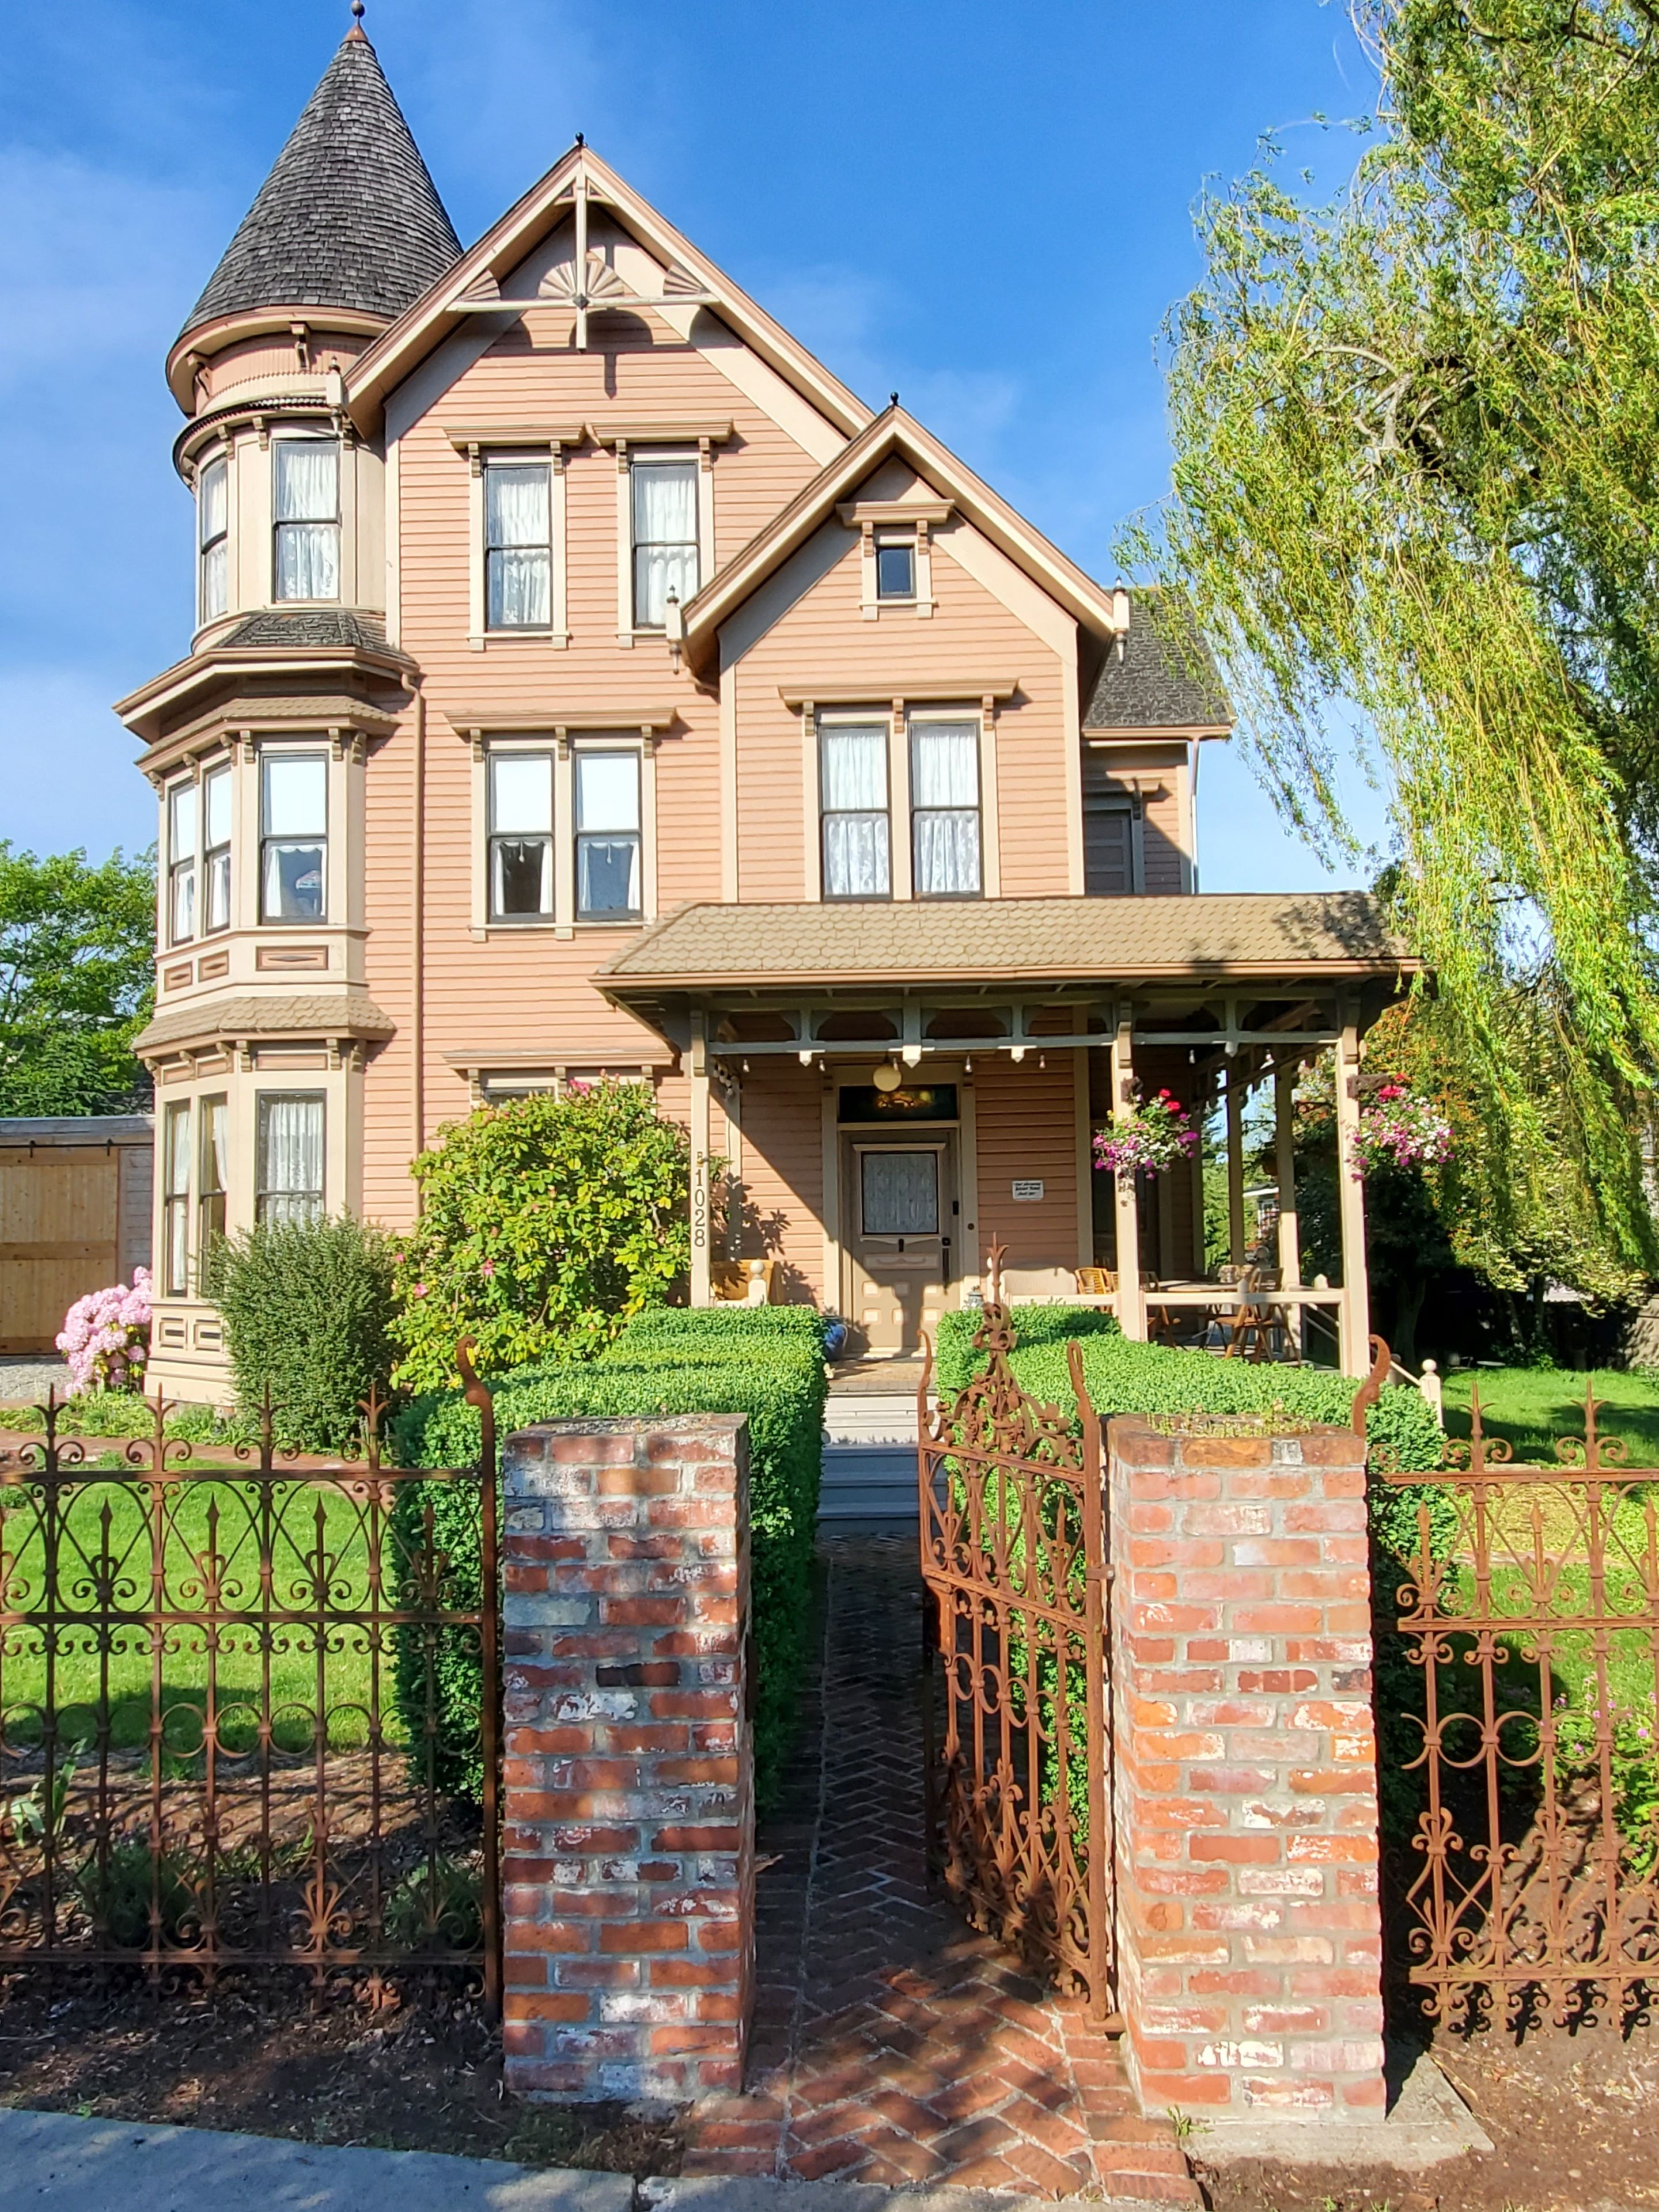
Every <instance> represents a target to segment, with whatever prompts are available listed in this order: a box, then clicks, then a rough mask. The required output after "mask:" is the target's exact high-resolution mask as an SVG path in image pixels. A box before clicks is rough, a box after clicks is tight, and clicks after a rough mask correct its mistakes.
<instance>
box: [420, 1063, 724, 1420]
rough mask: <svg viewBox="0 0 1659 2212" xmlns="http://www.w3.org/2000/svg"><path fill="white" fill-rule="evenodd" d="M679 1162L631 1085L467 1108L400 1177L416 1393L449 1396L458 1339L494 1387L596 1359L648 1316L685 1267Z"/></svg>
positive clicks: (685, 1154) (684, 1165)
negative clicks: (625, 1327)
mask: <svg viewBox="0 0 1659 2212" xmlns="http://www.w3.org/2000/svg"><path fill="white" fill-rule="evenodd" d="M690 1164H691V1154H690V1148H689V1146H688V1143H687V1140H686V1133H685V1132H684V1131H683V1130H682V1129H680V1128H678V1127H675V1125H674V1123H672V1122H669V1121H662V1120H660V1119H659V1118H658V1115H657V1113H656V1105H655V1103H654V1101H653V1099H652V1097H651V1094H650V1091H649V1090H648V1089H647V1088H646V1086H645V1085H643V1084H640V1083H619V1082H604V1083H595V1084H590V1085H571V1086H570V1089H569V1090H568V1091H566V1092H565V1094H564V1096H563V1097H558V1098H553V1097H530V1098H516V1099H513V1100H511V1101H510V1102H509V1103H507V1104H505V1105H501V1106H480V1107H479V1109H478V1111H477V1112H476V1113H475V1114H473V1115H472V1116H471V1118H470V1119H469V1120H467V1121H456V1122H452V1123H451V1124H450V1125H449V1126H448V1127H447V1128H445V1129H444V1130H443V1131H442V1133H441V1134H440V1136H439V1139H438V1142H437V1143H436V1146H433V1148H432V1150H431V1151H430V1152H423V1153H422V1154H421V1156H420V1157H419V1158H418V1159H417V1160H416V1162H415V1164H414V1167H413V1170H412V1172H413V1174H414V1176H415V1177H416V1179H417V1181H418V1182H419V1184H420V1187H421V1218H420V1220H419V1222H418V1225H417V1226H416V1227H415V1228H413V1229H412V1230H411V1231H409V1232H408V1234H407V1235H406V1237H404V1238H403V1239H402V1240H401V1242H400V1248H399V1250H398V1254H397V1287H398V1296H399V1301H400V1312H399V1315H398V1318H397V1321H396V1323H395V1325H394V1326H395V1334H396V1335H397V1338H398V1340H399V1342H400V1345H401V1346H402V1351H403V1358H402V1361H401V1364H400V1367H399V1369H398V1380H399V1381H400V1383H405V1384H406V1385H407V1387H408V1388H410V1389H414V1390H439V1389H452V1388H454V1351H455V1344H456V1340H457V1339H459V1338H460V1337H463V1336H470V1337H472V1338H473V1340H474V1341H475V1342H476V1344H477V1346H478V1353H477V1358H478V1361H479V1365H480V1366H482V1367H487V1368H490V1369H491V1370H495V1371H496V1372H497V1373H503V1372H505V1371H506V1370H509V1369H511V1368H515V1367H522V1366H524V1365H526V1364H533V1363H534V1362H537V1361H540V1360H545V1359H548V1358H572V1357H576V1356H579V1355H581V1354H582V1353H584V1352H592V1351H595V1350H596V1349H598V1348H599V1346H601V1345H603V1344H605V1343H607V1342H608V1341H609V1340H610V1339H611V1338H612V1337H613V1336H614V1335H615V1334H616V1332H617V1330H618V1328H619V1326H620V1323H621V1321H622V1320H623V1318H624V1317H625V1316H628V1315H631V1314H636V1313H638V1312H640V1311H641V1310H643V1308H645V1307H647V1306H655V1305H661V1304H663V1303H664V1302H665V1301H666V1300H667V1298H668V1294H669V1292H670V1291H672V1290H673V1289H674V1285H676V1284H677V1283H678V1282H679V1281H680V1279H682V1278H683V1277H684V1276H685V1274H686V1271H687V1269H688V1268H689V1267H690V1264H691V1231H690V1225H689V1216H688V1211H687V1193H688V1190H689V1187H690V1180H689V1179H690V1171H691V1168H690Z"/></svg>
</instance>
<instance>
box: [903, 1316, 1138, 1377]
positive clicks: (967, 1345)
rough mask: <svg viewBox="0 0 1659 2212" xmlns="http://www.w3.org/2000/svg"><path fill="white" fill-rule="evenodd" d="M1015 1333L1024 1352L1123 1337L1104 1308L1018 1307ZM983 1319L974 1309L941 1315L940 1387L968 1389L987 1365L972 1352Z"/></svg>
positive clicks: (936, 1353)
mask: <svg viewBox="0 0 1659 2212" xmlns="http://www.w3.org/2000/svg"><path fill="white" fill-rule="evenodd" d="M1010 1310H1011V1312H1012V1314H1013V1317H1014V1332H1015V1335H1016V1339H1017V1340H1018V1348H1019V1350H1020V1351H1022V1352H1031V1351H1034V1350H1035V1348H1036V1346H1038V1345H1040V1344H1058V1345H1067V1344H1070V1342H1071V1341H1072V1340H1073V1338H1074V1337H1075V1338H1083V1337H1091V1336H1114V1337H1121V1336H1122V1334H1123V1331H1122V1330H1121V1329H1120V1328H1119V1326H1118V1317H1117V1316H1116V1315H1115V1314H1110V1313H1107V1310H1106V1309H1105V1308H1104V1307H1103V1306H1064V1305H1047V1306H1015V1307H1013V1308H1011V1309H1010ZM980 1320H981V1316H980V1315H979V1313H978V1312H976V1311H974V1310H972V1309H967V1310H964V1311H962V1312H961V1313H946V1314H941V1315H940V1316H939V1340H938V1343H937V1345H936V1346H935V1349H934V1359H935V1363H936V1370H937V1377H938V1387H939V1389H941V1390H942V1391H944V1392H946V1393H947V1394H952V1395H954V1394H955V1392H956V1391H958V1390H961V1389H965V1388H966V1386H967V1383H969V1382H970V1381H971V1380H972V1379H973V1376H975V1375H977V1374H978V1373H979V1370H980V1368H981V1367H983V1366H984V1364H985V1354H984V1353H983V1352H976V1351H975V1350H974V1349H973V1339H974V1336H975V1335H976V1334H977V1333H978V1330H979V1322H980Z"/></svg>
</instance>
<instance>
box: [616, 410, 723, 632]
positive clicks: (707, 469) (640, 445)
mask: <svg viewBox="0 0 1659 2212" xmlns="http://www.w3.org/2000/svg"><path fill="white" fill-rule="evenodd" d="M636 460H646V461H695V462H696V464H697V587H698V591H701V590H702V588H703V586H704V584H706V583H707V582H708V580H709V579H710V577H711V576H712V575H713V574H714V444H713V441H712V439H711V438H706V437H704V438H699V439H698V441H697V443H696V444H695V445H694V446H688V445H685V444H680V445H669V444H662V445H656V444H652V443H650V441H646V440H643V439H641V440H635V441H630V440H628V439H627V438H625V437H622V436H619V437H618V438H617V440H616V641H617V643H618V644H619V645H620V646H631V645H632V644H633V643H634V641H636V639H638V640H641V641H645V640H649V639H651V638H662V637H666V635H667V632H666V631H665V630H661V629H641V628H639V627H638V626H637V624H636V623H635V622H634V483H633V465H634V463H635V461H636Z"/></svg>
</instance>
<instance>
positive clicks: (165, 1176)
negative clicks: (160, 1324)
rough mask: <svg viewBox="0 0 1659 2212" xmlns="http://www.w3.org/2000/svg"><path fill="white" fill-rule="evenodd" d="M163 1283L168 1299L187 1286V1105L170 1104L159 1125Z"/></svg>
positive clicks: (188, 1188)
mask: <svg viewBox="0 0 1659 2212" xmlns="http://www.w3.org/2000/svg"><path fill="white" fill-rule="evenodd" d="M162 1288H163V1289H164V1290H165V1291H166V1292H167V1295H168V1297H170V1298H179V1297H184V1296H185V1294H186V1291H188V1290H189V1288H190V1108H189V1107H188V1106H187V1105H179V1106H169V1107H168V1109H167V1114H166V1117H165V1120H164V1121H163V1123H162Z"/></svg>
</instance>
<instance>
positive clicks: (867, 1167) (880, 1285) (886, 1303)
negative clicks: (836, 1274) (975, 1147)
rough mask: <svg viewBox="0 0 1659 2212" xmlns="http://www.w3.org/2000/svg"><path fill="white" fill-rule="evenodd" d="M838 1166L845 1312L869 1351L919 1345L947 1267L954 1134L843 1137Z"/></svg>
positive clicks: (939, 1305)
mask: <svg viewBox="0 0 1659 2212" xmlns="http://www.w3.org/2000/svg"><path fill="white" fill-rule="evenodd" d="M842 1168H843V1176H844V1182H843V1188H844V1189H845V1193H846V1200H845V1208H846V1214H847V1219H846V1222H845V1231H844V1236H845V1249H846V1255H847V1266H848V1271H849V1274H850V1278H851V1279H850V1282H849V1284H848V1286H847V1287H848V1291H849V1293H850V1295H849V1296H848V1298H847V1304H846V1310H847V1315H848V1317H849V1319H850V1320H851V1321H852V1322H854V1324H855V1325H856V1327H857V1328H858V1329H859V1330H860V1332H861V1333H862V1334H863V1337H864V1339H865V1340H866V1343H867V1345H868V1347H869V1350H870V1351H871V1352H917V1351H919V1350H920V1349H921V1342H922V1333H923V1331H924V1330H925V1331H926V1332H927V1334H928V1335H929V1336H930V1337H931V1336H933V1335H934V1334H935V1333H936V1330H937V1328H938V1325H939V1316H940V1314H941V1313H942V1311H943V1310H944V1308H945V1305H946V1304H947V1293H948V1290H949V1286H950V1283H951V1280H952V1276H953V1273H954V1268H953V1263H952V1258H951V1246H952V1231H953V1230H954V1228H955V1196H956V1192H955V1182H956V1177H955V1139H953V1138H951V1137H949V1136H939V1137H923V1136H922V1135H921V1134H920V1133H918V1134H917V1135H915V1136H906V1137H905V1138H903V1139H898V1138H890V1139H887V1140H886V1141H885V1142H877V1141H875V1140H869V1141H866V1140H865V1139H862V1138H857V1137H850V1138H848V1139H846V1141H845V1152H844V1154H843V1160H842Z"/></svg>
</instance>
